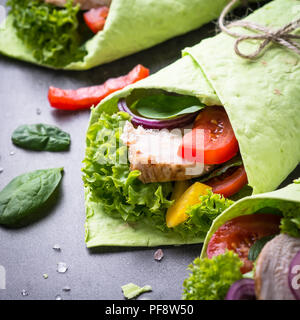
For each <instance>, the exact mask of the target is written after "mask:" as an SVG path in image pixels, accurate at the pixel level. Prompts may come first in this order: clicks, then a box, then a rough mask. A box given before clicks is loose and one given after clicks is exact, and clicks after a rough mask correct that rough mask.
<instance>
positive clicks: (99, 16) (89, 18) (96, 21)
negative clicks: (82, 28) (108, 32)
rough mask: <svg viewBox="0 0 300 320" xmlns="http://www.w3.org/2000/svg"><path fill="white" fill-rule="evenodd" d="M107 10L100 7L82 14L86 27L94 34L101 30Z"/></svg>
mask: <svg viewBox="0 0 300 320" xmlns="http://www.w3.org/2000/svg"><path fill="white" fill-rule="evenodd" d="M108 12H109V8H108V7H100V8H95V9H91V10H89V11H87V12H85V13H84V14H83V18H84V21H85V23H86V25H87V26H88V27H89V28H90V29H91V30H92V31H93V32H94V33H97V32H98V31H101V30H103V28H104V25H105V22H106V18H107V16H108Z"/></svg>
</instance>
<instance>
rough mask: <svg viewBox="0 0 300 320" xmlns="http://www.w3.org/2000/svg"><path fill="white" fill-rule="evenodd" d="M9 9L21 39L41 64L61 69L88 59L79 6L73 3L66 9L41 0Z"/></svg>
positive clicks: (21, 1)
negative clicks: (79, 18) (81, 33)
mask: <svg viewBox="0 0 300 320" xmlns="http://www.w3.org/2000/svg"><path fill="white" fill-rule="evenodd" d="M7 5H8V6H10V7H11V10H10V12H9V15H10V16H11V17H13V25H14V27H15V29H16V31H17V36H18V37H19V38H20V39H21V40H22V41H23V42H24V43H25V45H26V46H27V47H28V48H29V49H30V50H31V51H32V52H33V56H34V58H35V59H36V60H37V61H38V62H40V63H42V64H45V65H49V66H53V67H57V68H58V67H63V66H65V65H67V64H69V63H70V62H74V61H80V60H82V59H83V57H84V56H85V55H86V53H87V52H86V50H85V49H84V48H83V47H82V46H81V43H82V39H81V36H80V33H79V31H78V27H79V20H78V12H79V5H77V6H73V0H67V2H66V5H65V7H64V8H57V7H55V6H53V5H51V4H46V3H45V2H44V1H40V0H8V1H7Z"/></svg>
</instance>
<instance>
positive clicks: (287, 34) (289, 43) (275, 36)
mask: <svg viewBox="0 0 300 320" xmlns="http://www.w3.org/2000/svg"><path fill="white" fill-rule="evenodd" d="M239 1H240V0H231V1H230V2H229V3H228V5H227V6H226V7H225V8H224V10H223V11H222V13H221V15H220V18H219V27H220V29H221V30H222V31H223V32H225V33H227V34H229V35H230V36H232V37H235V38H237V40H236V41H235V44H234V51H235V53H236V54H237V55H238V56H240V57H242V58H246V59H255V58H257V57H258V56H259V55H260V54H261V53H262V51H263V50H264V48H265V47H266V46H267V45H268V44H270V43H271V42H275V43H278V44H280V45H282V46H284V47H286V48H288V49H290V50H292V51H294V52H296V53H297V54H299V55H300V44H299V43H296V42H295V41H294V39H300V35H295V34H291V32H292V31H295V30H296V29H298V28H299V27H300V19H297V20H295V21H292V22H290V23H288V24H287V25H285V26H284V27H282V28H279V29H277V30H272V29H270V28H268V27H265V26H262V25H260V24H258V23H254V22H250V21H240V20H239V21H234V22H231V23H229V24H225V18H226V16H227V14H228V13H229V11H231V9H232V8H233V6H234V5H236V4H237V3H238V2H239ZM232 27H243V28H246V29H248V30H251V31H254V32H256V33H257V34H255V35H245V34H240V33H237V32H234V31H232V30H231V28H232ZM245 40H258V41H261V43H260V45H259V47H258V48H257V50H255V51H254V52H253V53H250V54H245V53H242V52H241V50H240V48H239V45H240V43H241V42H243V41H245Z"/></svg>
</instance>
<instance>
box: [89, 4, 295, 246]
mask: <svg viewBox="0 0 300 320" xmlns="http://www.w3.org/2000/svg"><path fill="white" fill-rule="evenodd" d="M299 3H300V1H295V0H275V1H272V2H270V3H269V4H267V5H265V6H264V7H263V8H261V9H259V10H257V11H256V12H254V13H253V14H251V15H250V16H249V17H248V18H247V19H248V20H251V21H254V22H259V23H261V24H264V25H268V26H269V27H275V28H276V27H280V26H283V25H285V24H286V23H288V22H290V21H292V20H293V19H296V18H299V17H300V10H299V7H297V6H298V5H299ZM297 8H298V10H297ZM283 13H284V14H283ZM234 41H235V39H233V38H231V37H230V36H228V35H225V34H220V35H217V36H215V37H213V38H210V39H207V40H204V41H202V42H201V43H200V44H199V45H197V46H195V47H193V48H189V49H186V50H184V53H183V58H181V59H180V60H178V61H177V62H175V63H174V64H172V65H170V66H168V67H166V68H164V69H162V70H161V71H159V72H158V73H156V74H154V75H152V76H150V77H149V78H146V79H144V80H142V81H140V82H138V83H136V84H134V85H132V86H129V87H127V88H125V89H124V90H122V91H119V92H117V93H115V94H113V95H111V96H109V97H108V98H106V99H105V100H103V101H102V103H100V104H99V105H98V106H97V107H96V108H94V109H92V114H91V119H90V126H91V125H92V124H93V123H95V122H96V121H97V119H98V118H99V116H100V114H101V112H103V111H104V112H107V113H114V112H116V111H117V102H118V100H119V98H121V97H127V99H128V100H130V99H132V100H134V99H135V98H136V97H138V96H139V95H141V94H147V92H148V93H149V92H151V90H150V91H149V89H163V90H166V91H168V92H175V93H179V94H186V95H192V96H195V97H198V98H199V99H200V100H201V101H202V102H203V103H205V104H206V105H208V106H210V105H215V104H217V105H224V107H225V109H226V111H227V113H228V116H229V118H230V121H231V124H232V127H233V129H234V132H235V135H236V137H237V140H238V142H239V146H240V151H241V155H242V158H243V162H244V165H245V169H246V172H247V176H248V181H249V185H250V186H251V187H252V188H253V192H254V193H255V194H257V193H263V192H269V191H272V190H274V189H276V188H277V187H278V185H279V184H280V183H281V182H282V181H283V180H284V179H285V178H286V177H287V176H288V174H289V173H290V172H291V171H292V170H293V169H294V168H295V167H296V166H297V164H298V163H299V161H300V140H299V136H300V59H299V56H297V55H296V54H295V53H293V52H291V51H289V50H287V49H286V48H283V47H280V46H277V45H272V46H270V47H269V48H268V50H266V52H265V53H264V55H263V56H262V57H261V58H259V59H257V60H256V61H248V60H244V59H242V58H240V57H238V56H236V55H235V53H234V50H233V46H234ZM256 45H257V43H245V44H243V48H242V49H243V50H244V51H245V52H248V51H251V50H254V49H255V48H256ZM86 208H87V220H86V242H87V246H89V247H92V246H98V245H132V246H144V245H149V246H155V245H163V244H165V245H168V244H183V243H197V242H200V241H202V240H203V239H184V240H183V239H182V238H181V237H180V236H179V235H174V234H164V233H159V232H158V231H154V230H152V229H151V230H149V229H147V227H146V226H136V227H135V228H132V227H130V226H128V225H127V226H126V227H125V226H124V222H123V221H122V220H121V219H120V220H116V219H112V218H110V217H109V216H107V215H105V212H103V210H101V203H99V202H97V201H96V202H94V201H92V194H91V192H90V191H89V189H88V188H86ZM118 228H119V229H118ZM122 228H123V229H122ZM117 230H121V231H120V232H119V231H117Z"/></svg>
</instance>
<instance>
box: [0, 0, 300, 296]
mask: <svg viewBox="0 0 300 320" xmlns="http://www.w3.org/2000/svg"><path fill="white" fill-rule="evenodd" d="M4 2H5V1H4V0H0V5H1V4H2V5H3V4H4ZM215 31H216V26H215V24H214V23H211V24H208V25H206V26H204V27H202V28H200V29H198V30H196V31H193V32H190V33H189V34H187V35H184V36H180V37H177V38H174V39H172V40H169V41H167V42H165V43H163V44H160V45H158V46H156V47H154V48H151V49H148V50H145V51H143V52H140V53H137V54H135V55H132V56H130V57H126V58H123V59H120V60H118V61H115V62H113V63H110V64H106V65H104V66H100V67H98V68H95V69H93V70H90V71H85V72H66V71H53V70H48V69H44V68H41V67H37V66H34V65H30V64H27V63H23V62H19V61H16V60H11V59H8V58H5V57H2V56H1V57H0V110H1V120H0V168H3V172H2V173H0V189H2V188H3V187H4V186H5V185H6V184H7V183H8V182H9V181H10V180H11V179H12V178H14V177H15V176H17V175H19V174H21V173H24V172H27V171H32V170H36V169H43V168H49V167H59V166H63V167H64V168H65V171H64V177H63V180H62V184H61V186H60V188H59V192H58V195H57V197H58V200H57V202H56V203H54V204H51V205H49V206H48V208H45V209H44V210H45V214H44V215H45V217H44V218H43V219H41V220H39V221H37V222H36V223H34V224H32V225H30V226H28V227H25V228H22V229H6V228H3V227H1V228H0V265H2V266H4V267H5V269H6V273H7V279H6V280H7V288H6V290H0V300H1V299H55V297H56V296H57V295H60V296H61V297H62V298H63V299H123V295H122V292H121V285H124V284H126V283H128V282H134V283H136V284H138V285H140V286H143V285H146V284H149V285H151V286H152V287H153V292H151V293H146V294H144V295H143V296H141V298H149V299H180V297H181V292H182V282H183V279H184V278H185V277H186V276H187V274H188V273H187V271H186V267H187V265H188V264H189V263H191V262H192V260H193V259H194V258H195V257H196V256H197V255H199V254H200V250H201V245H191V246H182V247H168V248H163V250H164V255H165V257H164V258H163V260H162V261H161V262H156V261H154V259H153V254H154V252H155V250H156V249H155V248H137V249H132V248H121V249H120V248H99V249H96V250H87V249H86V247H85V243H84V220H85V210H84V199H83V185H82V181H81V172H80V169H81V167H82V164H81V161H82V159H83V157H84V147H85V144H84V141H85V132H86V129H87V125H88V120H89V111H82V112H59V111H56V110H54V109H52V108H50V106H49V103H48V100H47V91H48V87H49V86H50V85H54V86H57V87H63V88H78V87H81V86H89V85H95V84H100V83H102V82H104V81H105V80H106V79H107V78H109V77H115V76H119V75H122V74H126V73H127V72H128V71H129V70H131V69H132V68H133V67H134V66H135V65H136V64H138V63H141V64H143V65H145V66H147V67H149V68H150V69H151V73H154V72H156V71H157V70H159V69H161V68H163V67H164V66H166V65H168V64H170V63H172V62H174V61H175V60H176V59H178V58H179V57H180V50H181V49H183V48H185V47H187V46H192V45H194V44H196V43H198V42H199V41H200V40H201V39H203V38H205V37H207V36H211V35H213V34H214V33H215ZM37 109H39V110H40V112H41V113H40V114H38V112H37ZM38 122H43V123H48V124H53V125H57V126H59V127H60V128H62V129H63V130H65V131H67V132H69V133H70V134H71V138H72V145H71V149H70V151H68V152H61V153H50V152H41V153H40V152H32V151H26V150H23V149H20V148H17V147H15V146H14V145H13V144H12V143H11V134H12V132H13V130H14V129H15V128H16V127H17V126H19V125H21V124H30V123H38ZM11 152H14V154H13V155H11V154H10V153H11ZM297 171H298V172H294V173H293V174H292V176H291V177H289V179H287V181H286V182H285V184H286V183H288V182H290V181H292V179H293V178H294V177H297V176H299V175H300V169H299V168H298V170H297ZM54 244H59V245H60V246H61V248H62V250H61V252H56V251H54V250H53V249H52V247H53V245H54ZM58 262H65V263H66V264H67V265H68V268H69V269H68V271H67V272H66V273H65V274H59V273H58V272H57V271H56V264H57V263H58ZM44 273H47V274H48V275H49V278H48V279H44V278H43V274H44ZM65 286H69V287H70V288H71V291H70V292H63V291H62V289H63V287H65ZM23 289H25V290H27V291H28V293H29V295H28V296H22V295H21V291H22V290H23Z"/></svg>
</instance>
